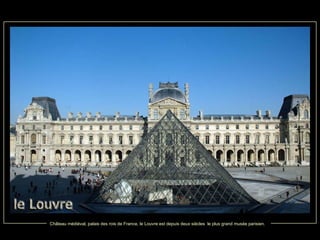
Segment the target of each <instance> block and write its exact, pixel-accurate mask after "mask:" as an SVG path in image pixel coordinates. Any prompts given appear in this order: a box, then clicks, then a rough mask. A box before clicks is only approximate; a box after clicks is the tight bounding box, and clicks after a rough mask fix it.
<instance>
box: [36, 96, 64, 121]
mask: <svg viewBox="0 0 320 240" xmlns="http://www.w3.org/2000/svg"><path fill="white" fill-rule="evenodd" d="M32 103H37V104H39V105H40V106H41V107H43V108H44V113H43V115H44V117H46V118H48V117H49V114H51V117H52V120H57V119H58V118H59V119H60V118H61V116H60V113H59V110H58V107H57V105H56V100H55V99H53V98H50V97H33V98H32V102H31V104H32Z"/></svg>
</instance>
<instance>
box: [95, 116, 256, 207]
mask: <svg viewBox="0 0 320 240" xmlns="http://www.w3.org/2000/svg"><path fill="white" fill-rule="evenodd" d="M93 202H106V203H110V204H136V205H150V204H170V205H194V204H196V205H231V204H237V205H239V204H250V203H253V202H255V200H254V199H253V198H252V197H251V196H250V195H249V194H248V193H247V192H246V191H245V190H244V189H243V188H242V187H241V186H240V185H239V184H238V183H237V182H236V181H235V180H234V179H233V178H232V176H231V175H230V174H229V173H228V172H227V171H226V170H225V169H224V168H223V167H222V166H221V165H220V164H219V163H218V161H217V160H216V159H214V158H213V157H212V156H211V154H210V153H209V152H208V151H207V150H206V149H205V147H204V146H203V145H202V144H201V143H200V142H199V141H198V140H197V139H196V138H195V137H194V136H193V135H192V133H191V132H190V131H189V130H188V129H187V128H186V127H185V126H184V125H183V123H181V122H180V121H179V120H178V119H177V118H176V116H175V115H174V114H173V113H172V112H171V111H170V110H169V111H168V112H167V113H166V114H165V115H164V116H163V118H162V119H161V120H160V121H159V122H158V123H157V124H156V125H155V126H154V128H153V129H152V130H151V131H150V132H149V133H148V134H146V135H145V136H144V137H143V138H142V140H141V142H140V143H139V144H138V145H137V146H136V148H135V149H133V151H132V152H131V153H130V155H129V156H128V157H127V158H126V160H124V161H123V162H122V163H121V164H120V165H119V166H118V167H117V168H116V169H115V170H114V171H113V172H112V173H111V174H110V176H109V177H108V178H107V179H106V180H105V182H104V184H103V186H102V187H101V189H100V191H99V193H98V196H96V197H95V198H94V199H93Z"/></svg>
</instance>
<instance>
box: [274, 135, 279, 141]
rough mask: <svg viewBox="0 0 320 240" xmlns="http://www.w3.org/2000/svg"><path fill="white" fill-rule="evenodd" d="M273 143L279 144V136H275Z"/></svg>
mask: <svg viewBox="0 0 320 240" xmlns="http://www.w3.org/2000/svg"><path fill="white" fill-rule="evenodd" d="M275 141H276V143H279V141H280V139H279V135H276V136H275Z"/></svg>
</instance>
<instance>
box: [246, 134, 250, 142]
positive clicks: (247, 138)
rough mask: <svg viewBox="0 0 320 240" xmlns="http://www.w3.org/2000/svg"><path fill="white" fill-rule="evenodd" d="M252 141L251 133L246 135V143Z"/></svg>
mask: <svg viewBox="0 0 320 240" xmlns="http://www.w3.org/2000/svg"><path fill="white" fill-rule="evenodd" d="M249 143H250V135H246V144H249Z"/></svg>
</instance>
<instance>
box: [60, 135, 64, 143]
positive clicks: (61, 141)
mask: <svg viewBox="0 0 320 240" xmlns="http://www.w3.org/2000/svg"><path fill="white" fill-rule="evenodd" d="M63 140H64V136H60V144H63Z"/></svg>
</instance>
